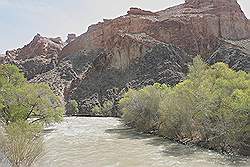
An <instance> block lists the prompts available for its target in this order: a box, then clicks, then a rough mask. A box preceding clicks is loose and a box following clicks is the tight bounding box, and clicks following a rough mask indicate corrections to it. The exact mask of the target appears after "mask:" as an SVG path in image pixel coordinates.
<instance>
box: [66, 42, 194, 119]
mask: <svg viewBox="0 0 250 167" xmlns="http://www.w3.org/2000/svg"><path fill="white" fill-rule="evenodd" d="M190 61H191V59H190V58H189V57H188V56H187V54H186V53H185V52H184V51H183V50H181V49H180V48H177V47H175V46H173V45H166V44H159V45H157V46H155V47H153V48H152V49H150V50H147V52H146V53H145V56H144V57H138V58H136V59H135V61H134V62H133V63H132V64H130V65H129V66H128V67H127V68H126V69H124V70H119V69H116V68H114V67H112V66H111V64H109V54H107V53H105V52H100V53H99V54H98V55H97V57H96V58H95V59H94V60H93V61H92V62H91V61H90V62H88V61H86V62H85V64H88V68H86V70H85V72H84V75H82V78H81V79H80V80H78V81H77V82H72V84H74V86H72V87H71V89H70V90H69V92H71V94H70V97H68V98H69V99H77V101H78V102H79V104H80V106H81V108H80V111H81V113H82V114H88V113H90V111H89V109H90V108H91V107H93V106H94V105H96V104H99V103H102V102H103V101H104V100H107V99H109V100H111V101H113V100H114V99H116V98H119V96H118V94H119V92H121V91H123V90H124V89H125V90H126V89H128V88H140V87H143V86H145V85H151V84H154V83H155V82H159V83H168V84H171V85H174V84H176V83H178V82H180V81H181V80H183V79H184V77H185V73H186V72H187V67H188V63H189V62H190ZM81 64H82V65H84V63H83V62H82V63H81ZM85 66H86V65H85ZM75 84H76V85H75ZM120 97H121V96H120Z"/></svg>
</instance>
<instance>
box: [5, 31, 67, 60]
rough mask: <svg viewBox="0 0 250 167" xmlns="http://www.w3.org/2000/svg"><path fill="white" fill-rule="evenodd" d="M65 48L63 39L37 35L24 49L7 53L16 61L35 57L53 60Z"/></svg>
mask: <svg viewBox="0 0 250 167" xmlns="http://www.w3.org/2000/svg"><path fill="white" fill-rule="evenodd" d="M63 47H64V44H63V42H62V40H61V38H59V37H58V38H46V37H42V36H41V35H40V34H37V35H36V36H35V37H34V38H33V40H32V41H31V42H30V43H29V44H28V45H25V46H24V47H23V48H20V49H17V50H12V51H6V55H7V56H8V57H12V58H14V59H15V60H26V59H30V58H35V57H39V58H40V57H42V58H52V57H54V56H55V55H58V54H59V52H60V51H61V50H62V48H63Z"/></svg>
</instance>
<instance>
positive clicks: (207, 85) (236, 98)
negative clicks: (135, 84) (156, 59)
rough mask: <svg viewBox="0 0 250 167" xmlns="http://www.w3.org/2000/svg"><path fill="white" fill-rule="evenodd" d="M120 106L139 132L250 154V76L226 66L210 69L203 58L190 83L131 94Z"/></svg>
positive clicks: (197, 61) (198, 60)
mask: <svg viewBox="0 0 250 167" xmlns="http://www.w3.org/2000/svg"><path fill="white" fill-rule="evenodd" d="M120 106H121V110H122V111H123V117H122V118H123V120H124V122H125V123H126V124H128V125H130V126H132V127H134V128H137V129H139V130H140V131H144V132H149V131H151V130H154V131H158V134H160V135H162V136H164V137H168V138H171V139H174V140H179V141H182V140H184V139H185V140H186V139H188V140H189V141H190V140H191V141H193V142H202V143H203V144H204V145H205V146H206V147H209V148H213V149H216V150H219V151H226V152H243V151H244V152H246V153H247V154H249V153H250V151H249V149H248V150H245V149H247V148H249V142H248V141H249V139H250V133H249V131H250V121H249V114H250V74H248V73H246V72H243V71H238V72H236V71H234V70H232V69H230V68H229V67H228V65H226V64H224V63H216V64H214V65H212V66H208V65H207V64H205V63H204V62H203V61H202V60H201V58H200V57H199V56H198V57H196V58H195V59H194V63H193V66H191V67H190V70H189V73H188V75H187V79H186V80H185V81H183V82H181V83H179V84H177V85H176V86H174V87H172V88H170V87H167V86H165V85H160V84H156V85H154V86H147V87H145V88H143V89H140V90H129V91H128V93H126V94H125V96H124V97H123V99H122V100H121V101H120Z"/></svg>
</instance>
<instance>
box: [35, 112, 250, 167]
mask: <svg viewBox="0 0 250 167" xmlns="http://www.w3.org/2000/svg"><path fill="white" fill-rule="evenodd" d="M47 131H49V133H46V134H45V146H46V148H45V150H46V151H45V154H44V156H43V157H41V158H40V159H39V160H38V161H37V162H36V163H35V164H34V167H45V166H46V167H54V166H57V167H65V166H71V167H79V166H84V167H93V166H95V167H104V166H112V167H151V166H154V167H170V166H171V167H173V166H174V167H187V166H192V167H200V166H202V167H214V166H216V167H236V166H237V167H247V166H249V165H250V161H249V159H247V158H239V157H236V158H235V157H234V158H232V157H228V156H224V155H221V154H218V153H216V152H214V151H209V150H206V149H201V148H199V147H194V146H185V145H182V144H178V143H176V142H172V141H169V140H166V139H163V138H161V137H157V136H153V135H149V134H142V133H139V132H137V131H135V130H134V129H131V128H128V127H126V126H123V124H122V123H121V122H120V119H117V118H98V117H95V118H93V117H69V118H65V121H64V122H63V123H62V124H58V125H55V126H52V127H49V128H48V129H47Z"/></svg>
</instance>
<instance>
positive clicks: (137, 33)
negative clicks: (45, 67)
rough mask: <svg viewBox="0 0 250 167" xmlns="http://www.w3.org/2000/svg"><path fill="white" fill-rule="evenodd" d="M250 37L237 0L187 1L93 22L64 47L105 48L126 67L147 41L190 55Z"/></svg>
mask: <svg viewBox="0 0 250 167" xmlns="http://www.w3.org/2000/svg"><path fill="white" fill-rule="evenodd" d="M249 37H250V24H249V20H248V19H247V18H246V16H245V15H244V13H243V12H242V10H241V8H240V6H239V4H238V3H237V1H236V0H186V2H185V3H184V4H181V5H178V6H174V7H171V8H168V9H166V10H162V11H159V12H156V13H153V12H149V11H144V10H141V9H137V8H132V9H130V11H128V14H127V15H125V16H121V17H118V18H116V19H113V20H105V21H104V22H100V23H98V24H95V25H92V26H90V27H89V29H88V31H87V32H86V33H84V34H82V35H80V36H79V37H77V38H76V39H75V40H74V41H73V42H71V43H70V44H68V45H67V46H66V47H65V48H63V50H62V52H61V57H65V56H69V55H71V54H73V53H75V52H78V51H80V50H82V49H86V50H90V49H96V48H104V49H106V50H108V51H109V52H110V53H111V55H112V60H111V65H112V66H114V67H117V68H123V67H124V66H126V65H127V64H129V63H130V61H131V60H133V59H134V58H135V57H139V56H143V55H144V49H143V48H145V47H151V46H149V45H147V42H146V43H145V41H151V43H152V41H157V42H163V43H173V44H175V45H177V46H179V47H181V48H183V49H184V50H185V51H187V52H188V53H189V54H194V55H196V54H204V55H205V54H207V53H209V52H211V51H213V50H215V48H217V46H218V42H219V39H220V38H225V39H244V38H249ZM141 39H144V40H141ZM131 41H133V42H131Z"/></svg>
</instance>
